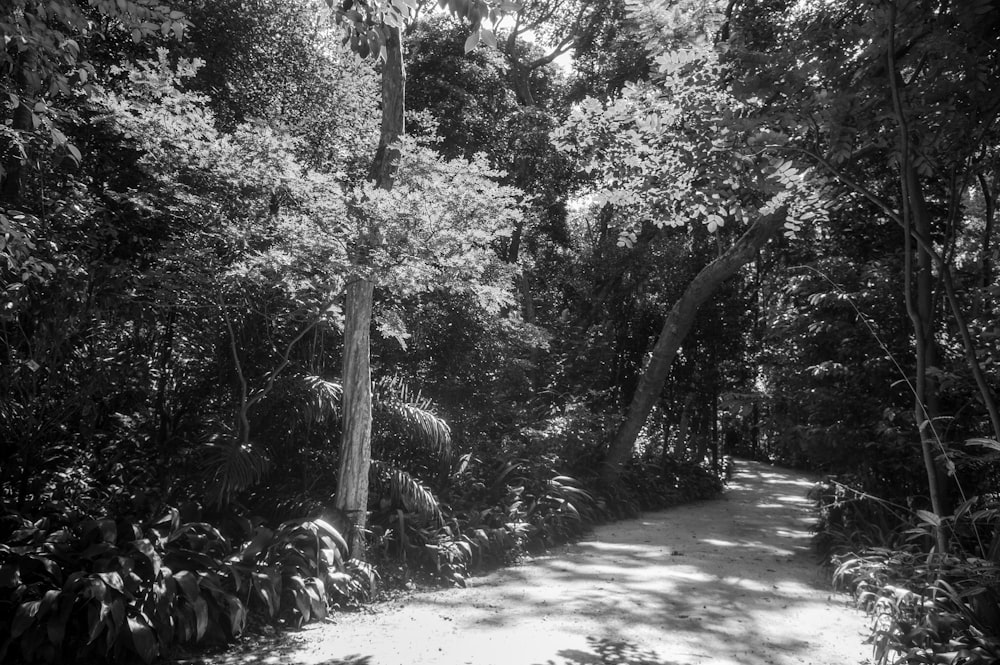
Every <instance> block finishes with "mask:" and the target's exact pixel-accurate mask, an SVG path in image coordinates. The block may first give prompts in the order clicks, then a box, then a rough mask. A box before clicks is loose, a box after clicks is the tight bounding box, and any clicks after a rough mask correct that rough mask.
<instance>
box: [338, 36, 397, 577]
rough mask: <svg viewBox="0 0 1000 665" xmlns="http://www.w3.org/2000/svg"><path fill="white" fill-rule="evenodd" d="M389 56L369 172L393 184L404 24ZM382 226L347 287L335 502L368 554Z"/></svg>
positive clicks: (362, 243)
mask: <svg viewBox="0 0 1000 665" xmlns="http://www.w3.org/2000/svg"><path fill="white" fill-rule="evenodd" d="M387 30H389V31H390V34H389V37H388V38H387V39H386V42H385V47H386V61H385V64H384V65H383V67H382V127H381V135H380V137H379V145H378V152H376V154H375V160H374V161H373V162H372V167H371V170H370V171H369V178H370V179H371V180H372V182H374V183H375V184H376V186H378V187H380V188H382V189H392V184H393V180H394V178H395V175H396V169H397V167H398V165H399V150H398V148H397V147H396V142H397V141H398V140H399V138H400V137H401V136H402V135H403V129H404V125H403V118H404V104H403V99H404V94H405V75H404V70H403V48H402V41H401V34H400V29H399V28H391V29H390V28H387ZM381 241H382V239H381V232H380V230H379V229H378V228H377V227H375V226H374V225H369V226H368V228H367V230H366V232H365V233H364V234H363V237H361V238H359V239H358V243H357V247H356V249H355V255H354V257H353V259H354V262H355V265H356V267H357V270H356V271H355V274H354V275H353V276H352V279H351V282H350V284H349V285H348V287H347V295H346V305H345V307H344V376H343V382H344V396H343V413H344V415H343V434H342V440H341V444H340V466H339V468H338V470H337V496H336V498H335V500H334V505H335V506H336V507H337V508H338V509H339V510H340V511H342V512H343V513H344V514H345V515H346V516H347V518H348V520H349V521H350V531H351V532H350V535H349V541H350V547H351V556H352V557H354V558H357V559H363V558H364V556H365V540H364V529H365V525H366V523H367V513H368V470H369V467H370V466H371V431H372V386H371V363H370V360H371V356H370V342H371V339H370V335H371V319H372V302H373V293H374V289H375V284H374V282H373V281H372V280H373V276H372V275H371V274H370V272H369V270H368V266H367V262H368V253H369V252H370V250H372V249H373V248H375V247H377V246H378V245H379V244H380V243H381Z"/></svg>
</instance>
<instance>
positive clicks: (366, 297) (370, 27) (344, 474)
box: [328, 0, 500, 557]
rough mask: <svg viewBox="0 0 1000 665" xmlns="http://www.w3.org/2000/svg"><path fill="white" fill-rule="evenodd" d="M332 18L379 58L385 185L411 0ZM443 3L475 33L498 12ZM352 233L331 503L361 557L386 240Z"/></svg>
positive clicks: (474, 2)
mask: <svg viewBox="0 0 1000 665" xmlns="http://www.w3.org/2000/svg"><path fill="white" fill-rule="evenodd" d="M328 4H329V5H330V8H331V9H332V10H333V11H334V16H335V20H336V21H337V23H339V24H340V25H342V26H343V27H344V30H345V34H346V38H347V40H348V41H349V43H350V45H351V48H352V49H354V50H355V51H356V52H357V53H358V54H359V55H361V56H362V57H368V56H373V57H375V58H377V59H378V60H380V61H381V63H382V82H381V102H382V120H381V127H380V133H379V143H378V148H377V150H376V153H375V158H374V160H373V161H372V165H371V168H370V170H369V173H368V177H369V180H370V181H371V182H372V183H373V184H374V185H375V187H376V188H378V189H381V190H384V191H386V192H388V191H391V190H392V188H393V183H394V180H395V177H396V174H397V169H398V164H399V159H400V151H399V147H398V142H399V140H400V138H401V137H402V136H403V133H404V117H405V112H404V109H405V105H404V97H405V73H404V68H403V42H402V27H403V25H404V23H405V22H406V21H407V20H408V19H409V18H411V17H412V16H413V15H414V14H415V12H416V8H417V4H416V2H415V0H404V2H403V3H402V4H391V5H388V6H385V5H382V4H380V3H369V2H352V1H351V0H345V2H343V3H342V4H341V3H337V2H335V1H334V0H328ZM447 5H448V9H449V10H450V11H451V12H452V13H453V14H456V15H460V16H462V17H463V18H467V19H469V20H470V22H471V23H472V25H473V30H474V32H473V34H474V35H476V36H477V39H478V38H480V37H481V36H482V35H490V36H491V35H492V34H493V32H492V26H495V25H496V22H497V20H498V19H499V18H500V15H499V14H498V10H499V5H500V3H494V2H492V1H487V0H447ZM359 221H360V223H361V226H360V228H359V229H358V235H357V236H356V240H355V241H354V243H353V246H352V257H351V258H352V261H353V262H354V265H355V266H356V267H357V269H356V270H355V271H354V273H353V274H352V275H351V276H350V277H349V278H348V283H347V292H346V304H345V307H344V311H345V328H344V372H343V374H344V397H343V405H344V406H343V411H344V421H343V422H344V424H343V443H342V445H341V462H340V467H339V470H338V474H337V480H338V482H337V498H336V507H337V508H338V509H339V510H341V511H342V512H344V513H345V514H346V515H348V516H349V518H350V521H351V523H352V524H353V526H354V529H353V530H352V536H351V552H352V554H353V555H354V556H356V557H361V556H363V553H364V540H363V534H362V530H363V529H364V524H365V511H366V510H367V502H368V490H367V487H368V467H369V465H370V460H371V369H370V364H371V360H370V357H369V348H370V337H369V335H370V326H371V312H372V305H373V295H374V286H375V282H374V275H373V274H372V273H371V271H370V265H369V262H370V256H371V253H372V252H373V251H376V250H377V249H378V248H379V247H381V246H382V245H383V244H384V242H385V236H384V235H383V232H382V229H380V228H379V227H378V226H377V225H376V224H375V222H374V220H368V221H365V220H364V219H363V218H362V219H360V220H359Z"/></svg>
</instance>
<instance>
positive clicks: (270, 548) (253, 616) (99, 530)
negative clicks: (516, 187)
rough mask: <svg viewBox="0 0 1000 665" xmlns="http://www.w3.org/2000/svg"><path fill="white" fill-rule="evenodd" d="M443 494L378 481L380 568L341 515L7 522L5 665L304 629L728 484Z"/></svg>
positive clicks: (9, 516) (564, 479)
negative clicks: (414, 584)
mask: <svg viewBox="0 0 1000 665" xmlns="http://www.w3.org/2000/svg"><path fill="white" fill-rule="evenodd" d="M453 471H455V473H452V474H450V476H449V477H448V478H445V479H444V482H442V483H439V484H440V485H442V490H443V491H440V493H438V492H435V491H434V490H433V489H432V488H431V487H430V486H428V485H426V484H424V483H423V482H421V481H420V480H418V479H417V478H415V477H413V476H411V475H409V474H407V473H405V472H402V471H399V470H396V469H393V468H391V467H388V466H385V465H375V466H374V467H373V471H372V480H373V482H372V493H371V497H370V498H371V501H370V505H371V508H372V515H371V520H370V523H369V528H370V537H369V556H368V562H367V563H366V562H361V561H357V560H354V559H349V558H347V545H346V543H345V540H344V538H343V536H342V535H341V530H340V529H338V526H337V525H338V524H340V523H341V522H339V521H338V519H337V516H336V514H335V512H334V511H332V510H327V509H324V508H323V507H322V505H321V502H319V501H317V500H315V498H314V497H313V498H310V497H299V499H297V500H296V502H295V505H298V506H311V507H312V513H313V516H312V517H310V518H297V519H290V520H285V521H283V522H280V523H278V524H273V523H271V522H269V520H268V519H267V518H264V517H260V516H253V515H250V514H249V513H246V512H245V511H244V512H241V511H240V509H239V505H238V504H234V506H231V507H230V509H229V510H228V511H227V512H226V513H224V514H223V513H217V514H215V515H211V514H208V513H207V512H205V511H203V510H202V508H201V507H200V506H193V507H192V506H185V507H182V508H181V509H178V508H175V507H172V506H161V507H159V509H158V510H157V512H155V513H152V512H151V513H149V515H148V516H147V517H144V518H136V517H135V516H134V515H133V516H129V517H114V516H102V517H96V518H92V519H85V520H80V519H73V520H70V519H68V518H66V517H63V516H61V514H58V513H56V512H53V513H52V514H45V515H42V514H38V515H30V516H29V515H24V514H19V513H16V512H13V511H9V510H8V511H6V512H5V513H4V514H3V515H2V516H0V640H2V641H0V662H2V663H21V662H23V663H34V662H42V663H69V662H84V661H85V662H95V663H98V662H136V661H142V662H146V663H150V662H152V661H154V660H156V659H158V658H172V657H176V656H177V655H179V654H183V653H186V652H189V651H191V650H197V649H202V648H205V647H206V646H212V645H223V644H226V643H228V642H231V641H233V640H236V639H238V638H239V637H240V636H241V635H242V634H243V633H244V632H245V631H247V630H248V629H254V628H255V627H263V626H268V625H269V626H278V627H281V626H285V627H288V626H299V625H302V624H304V623H306V622H309V621H315V620H321V619H324V618H325V617H326V616H327V615H328V613H329V612H330V611H332V610H336V609H338V608H345V607H349V606H354V605H357V604H359V603H362V602H365V601H366V600H368V599H369V598H370V597H371V595H372V594H373V593H374V592H375V591H376V590H377V589H379V588H381V589H386V588H391V587H392V586H394V585H404V584H407V583H409V582H411V581H413V580H418V581H423V582H430V583H436V584H464V580H465V579H466V578H467V577H468V576H469V575H472V574H474V573H476V572H479V571H483V570H486V569H489V568H492V567H496V566H501V565H505V564H509V563H511V562H513V561H516V560H517V559H518V558H519V557H521V556H522V555H524V554H525V553H527V552H533V551H539V550H542V549H544V548H547V547H551V546H553V545H557V544H560V543H564V542H567V541H569V540H572V539H574V538H577V537H579V536H580V535H581V534H583V533H584V532H585V531H587V530H588V529H590V528H591V527H592V526H593V525H595V524H597V523H600V522H603V521H606V520H609V519H613V518H616V517H620V516H623V515H628V514H633V513H635V512H636V511H638V510H644V509H653V508H660V507H664V506H668V505H672V504H676V503H680V502H682V501H684V500H691V499H696V498H705V497H708V496H711V495H713V494H714V493H715V492H717V491H718V490H719V489H720V488H721V483H720V481H719V479H718V478H717V477H715V476H713V475H712V474H711V473H709V472H707V471H705V470H704V469H701V468H700V467H697V466H695V465H693V464H686V463H671V464H670V466H669V468H663V467H651V466H639V465H636V466H631V467H629V468H628V470H627V472H626V474H625V477H624V479H623V481H622V482H621V484H620V485H619V486H617V487H616V488H614V489H608V488H602V487H600V486H598V485H597V484H596V483H595V482H594V481H592V480H579V479H577V478H574V477H572V476H569V475H565V474H562V473H559V472H558V471H557V470H556V469H555V468H554V467H553V466H551V465H545V464H538V463H537V462H536V463H530V462H528V460H527V459H514V460H511V461H508V462H505V463H503V464H500V465H498V466H490V465H484V464H477V463H475V460H472V459H471V458H469V459H466V460H464V462H460V463H459V464H458V465H457V467H456V469H454V470H453Z"/></svg>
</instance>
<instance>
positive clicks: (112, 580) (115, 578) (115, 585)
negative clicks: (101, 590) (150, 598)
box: [97, 571, 125, 594]
mask: <svg viewBox="0 0 1000 665" xmlns="http://www.w3.org/2000/svg"><path fill="white" fill-rule="evenodd" d="M97 576H98V577H100V578H101V579H102V580H104V583H105V584H107V585H108V586H109V587H111V588H112V589H114V590H115V591H117V592H118V593H122V594H123V593H125V584H124V583H123V582H122V576H121V575H119V574H118V573H117V572H115V571H111V572H110V573H97Z"/></svg>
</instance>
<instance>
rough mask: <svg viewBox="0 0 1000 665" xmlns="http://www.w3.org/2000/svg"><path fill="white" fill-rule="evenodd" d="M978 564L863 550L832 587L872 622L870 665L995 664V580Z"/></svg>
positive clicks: (990, 568)
mask: <svg viewBox="0 0 1000 665" xmlns="http://www.w3.org/2000/svg"><path fill="white" fill-rule="evenodd" d="M998 572H1000V571H998V569H997V566H996V564H995V563H993V562H990V561H986V560H983V559H978V558H969V559H963V558H959V557H955V556H949V555H940V554H937V555H927V554H924V553H922V552H918V551H912V550H910V551H907V550H903V551H889V550H884V549H880V550H869V551H866V552H864V553H862V554H861V555H858V556H853V557H850V558H846V559H844V560H843V561H842V562H841V563H840V565H839V567H838V569H837V572H836V576H835V579H836V580H837V582H838V583H839V584H840V585H841V586H843V587H845V588H847V589H849V590H850V591H851V592H852V593H853V594H854V597H855V599H856V600H857V602H858V604H859V605H860V606H861V607H863V608H864V609H865V610H866V611H867V612H868V613H869V615H870V616H871V618H872V635H871V643H872V650H873V655H874V659H875V662H876V663H879V664H883V663H889V662H893V663H928V662H933V663H992V662H996V660H997V659H998V658H1000V648H998V644H997V641H996V635H998V634H1000V609H998V608H1000V604H998V600H1000V587H998V581H1000V575H998Z"/></svg>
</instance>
